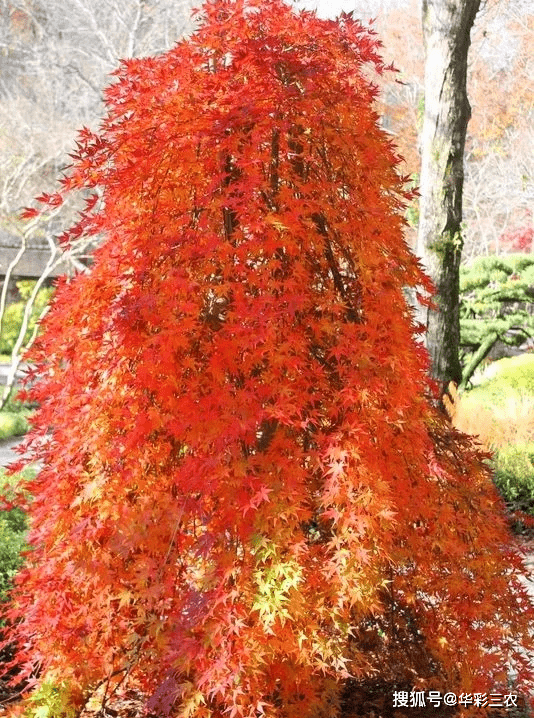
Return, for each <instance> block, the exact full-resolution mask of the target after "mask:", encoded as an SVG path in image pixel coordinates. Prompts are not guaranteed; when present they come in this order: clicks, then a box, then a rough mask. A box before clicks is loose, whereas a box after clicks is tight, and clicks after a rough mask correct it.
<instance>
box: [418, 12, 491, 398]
mask: <svg viewBox="0 0 534 718" xmlns="http://www.w3.org/2000/svg"><path fill="white" fill-rule="evenodd" d="M479 6H480V0H423V4H422V9H423V35H424V41H425V116H424V123H423V133H422V141H421V151H422V160H421V201H420V219H419V236H418V241H417V253H418V255H419V257H420V258H421V260H422V262H423V265H424V267H425V269H426V271H427V273H428V274H429V275H430V277H431V278H432V280H433V281H434V284H435V286H436V290H437V297H436V305H437V309H436V310H433V309H431V310H425V316H424V317H423V318H422V319H423V323H424V324H425V325H426V327H427V334H426V344H427V348H428V350H429V352H430V356H431V359H432V373H433V375H434V377H435V378H436V379H437V380H438V381H439V382H441V383H442V384H443V386H447V384H448V383H449V382H450V381H455V382H457V383H458V384H459V383H460V381H461V378H462V370H461V366H460V359H459V345H460V321H459V304H460V299H459V270H460V259H461V253H462V245H463V240H462V226H461V225H462V189H463V180H464V171H463V156H464V147H465V135H466V129H467V123H468V121H469V117H470V114H471V108H470V105H469V102H468V99H467V91H466V76H467V55H468V50H469V44H470V31H471V27H472V25H473V22H474V19H475V16H476V13H477V11H478V8H479Z"/></svg>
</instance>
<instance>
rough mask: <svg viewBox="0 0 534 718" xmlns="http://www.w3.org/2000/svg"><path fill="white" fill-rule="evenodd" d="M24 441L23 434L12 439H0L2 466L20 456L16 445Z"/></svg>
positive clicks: (0, 462)
mask: <svg viewBox="0 0 534 718" xmlns="http://www.w3.org/2000/svg"><path fill="white" fill-rule="evenodd" d="M21 441H22V436H13V437H11V438H10V439H0V466H7V465H8V464H10V463H11V462H12V461H16V460H17V459H19V458H20V455H19V454H17V452H16V451H15V447H16V446H18V445H19V444H20V442H21Z"/></svg>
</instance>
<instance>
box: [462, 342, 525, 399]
mask: <svg viewBox="0 0 534 718" xmlns="http://www.w3.org/2000/svg"><path fill="white" fill-rule="evenodd" d="M514 395H515V396H525V395H531V396H532V398H533V399H534V354H521V355H519V356H516V357H509V358H506V359H501V360H500V361H498V362H493V363H492V364H491V378H490V379H488V380H486V381H484V382H483V383H482V384H480V385H479V386H477V387H475V388H474V389H471V391H469V392H467V393H466V394H465V395H464V396H465V399H464V401H467V402H469V403H471V404H472V405H473V406H474V405H475V404H476V403H478V404H483V405H484V406H486V407H489V406H495V405H497V406H502V405H504V404H505V403H506V402H509V401H510V399H511V398H512V397H513V396H514Z"/></svg>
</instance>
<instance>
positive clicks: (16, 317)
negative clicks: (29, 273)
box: [0, 280, 54, 355]
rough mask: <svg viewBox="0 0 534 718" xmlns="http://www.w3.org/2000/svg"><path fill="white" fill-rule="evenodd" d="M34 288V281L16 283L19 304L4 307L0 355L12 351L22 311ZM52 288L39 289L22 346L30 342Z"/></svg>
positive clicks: (20, 323)
mask: <svg viewBox="0 0 534 718" xmlns="http://www.w3.org/2000/svg"><path fill="white" fill-rule="evenodd" d="M34 287H35V282H34V281H29V280H24V281H20V282H17V289H18V290H19V294H20V297H21V301H20V302H14V303H13V304H10V305H9V306H8V307H6V310H5V312H4V319H3V323H2V333H1V334H0V354H9V355H11V352H12V351H13V348H14V346H15V342H16V341H17V338H18V336H19V333H20V329H21V327H22V320H23V317H24V310H25V307H26V303H27V301H28V299H29V298H30V295H31V293H32V291H33V288H34ZM53 292H54V290H53V288H50V287H46V288H43V289H40V290H39V292H38V293H37V297H36V298H35V303H34V306H33V308H32V312H31V317H30V322H29V325H28V329H27V331H26V334H25V336H24V346H26V344H27V343H28V341H29V340H30V338H31V336H32V334H33V330H34V328H35V325H36V323H37V320H38V318H39V317H40V315H41V313H42V311H43V309H44V308H45V307H46V305H47V304H48V302H49V301H50V298H51V296H52V294H53Z"/></svg>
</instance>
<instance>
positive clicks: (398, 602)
mask: <svg viewBox="0 0 534 718" xmlns="http://www.w3.org/2000/svg"><path fill="white" fill-rule="evenodd" d="M383 70H384V68H383V65H382V63H381V60H380V56H379V54H378V42H377V40H376V39H375V37H374V36H373V35H372V34H371V33H370V32H369V31H368V30H366V29H364V28H363V27H362V26H361V25H360V24H359V23H358V22H356V21H355V20H353V19H352V17H351V16H350V15H342V16H341V17H340V18H339V19H338V20H337V21H329V20H320V19H318V18H317V17H316V16H315V15H314V14H312V13H308V12H301V13H297V12H295V11H293V10H292V9H290V8H289V7H288V6H286V5H284V4H283V3H282V2H281V1H280V0H246V1H245V0H235V1H234V0H217V2H208V3H207V4H205V5H204V6H203V8H202V12H201V22H200V25H199V28H198V30H197V31H196V32H195V34H194V35H193V36H192V37H191V38H190V39H188V40H184V41H182V42H180V43H179V44H177V45H176V47H175V48H174V49H173V50H171V51H169V52H167V53H166V54H164V55H161V56H159V57H154V58H147V59H141V60H127V61H124V62H123V63H122V65H121V67H120V69H119V70H118V71H117V73H116V75H117V77H116V81H115V82H114V84H112V85H111V86H110V87H109V88H108V89H107V91H106V100H107V107H108V113H107V116H106V118H105V119H104V121H103V123H102V126H101V129H100V131H99V132H98V133H93V132H90V131H89V130H87V129H84V130H83V131H82V132H81V133H80V137H79V147H78V151H77V153H76V156H75V158H74V164H73V165H72V167H71V168H70V170H69V172H68V174H67V176H65V177H64V178H63V179H62V180H61V184H62V186H61V188H60V190H59V192H58V193H57V194H54V195H51V196H42V197H41V198H40V200H41V202H42V203H43V204H44V208H45V209H46V206H47V205H52V206H54V205H55V204H57V203H58V202H60V201H62V198H63V197H64V195H65V193H69V192H81V193H83V196H85V197H86V201H87V209H86V211H85V212H84V213H83V214H82V216H81V218H80V221H79V222H78V223H77V224H76V226H74V227H73V228H71V229H70V230H69V231H67V232H66V233H65V235H64V236H63V238H62V239H63V241H64V242H65V243H67V244H68V243H69V242H70V241H72V239H73V238H76V237H79V236H83V235H86V236H92V235H94V236H95V237H101V238H102V241H101V244H100V247H99V249H98V250H97V251H96V253H95V256H94V265H93V267H92V270H91V272H90V273H88V274H83V275H79V276H76V277H75V278H74V279H72V280H71V281H63V282H62V283H61V284H60V285H59V286H58V288H57V292H56V295H55V299H54V301H53V306H52V308H51V311H50V312H49V314H48V315H47V317H46V319H45V320H44V323H43V328H44V332H43V334H42V336H41V338H40V339H39V340H38V341H37V342H36V344H35V345H34V347H33V349H32V350H31V357H30V358H31V360H32V361H33V362H34V369H33V371H32V375H31V377H30V378H31V379H32V381H34V383H33V385H32V386H31V387H30V388H29V389H28V395H29V397H30V398H31V399H32V400H33V401H35V402H37V403H38V404H39V406H40V408H39V410H38V411H37V413H36V416H35V419H34V428H33V432H32V433H31V435H30V437H29V439H28V441H27V450H28V457H29V459H31V460H35V459H39V460H40V461H41V462H42V469H41V470H40V471H39V473H38V475H37V477H36V478H35V480H33V481H32V482H31V483H30V484H29V485H26V488H27V489H29V492H30V494H31V496H32V497H33V498H32V500H31V501H30V502H28V507H27V508H28V511H29V514H30V519H31V532H30V537H29V541H30V543H31V545H32V546H33V548H32V550H31V551H30V552H29V553H28V556H27V564H26V568H25V569H24V570H23V571H22V573H21V574H20V575H19V577H18V580H17V583H16V586H15V588H14V590H13V594H12V601H11V603H10V605H9V606H8V609H7V610H6V612H5V614H6V615H5V618H6V619H7V621H8V623H9V626H10V628H9V629H8V630H7V633H6V636H5V640H6V641H7V642H10V643H15V645H16V647H17V655H16V660H17V662H18V665H20V666H22V668H21V671H22V673H21V674H20V675H22V676H29V677H32V676H33V677H34V678H35V682H37V684H41V685H44V684H46V683H47V682H48V684H49V683H50V682H52V684H53V683H54V682H56V683H57V684H58V685H59V684H60V685H61V686H62V690H64V689H65V690H67V691H68V693H69V696H70V698H69V700H70V701H71V704H72V705H74V706H82V705H83V703H84V701H85V700H86V699H87V697H88V696H89V695H90V694H91V693H92V692H93V691H94V690H95V689H96V687H97V686H99V685H101V684H102V683H106V684H107V686H108V689H109V690H112V689H113V688H114V686H116V684H117V683H118V682H120V681H126V683H127V684H128V685H131V686H135V687H137V688H139V689H141V690H142V691H143V692H144V693H145V694H146V695H147V696H148V707H149V708H150V709H151V710H152V711H153V712H155V713H156V714H157V715H158V716H164V715H173V716H180V717H182V716H183V717H184V718H185V717H186V716H191V717H192V718H193V717H194V718H207V717H208V716H211V717H213V718H215V717H216V716H222V715H226V716H261V715H266V716H269V717H273V718H274V717H275V716H276V717H278V716H279V717H280V718H282V717H284V718H286V717H287V718H291V717H293V716H299V717H302V718H303V717H308V716H310V717H311V716H336V715H338V714H339V713H340V711H341V710H342V696H343V690H344V688H345V687H346V686H347V685H348V684H349V682H350V680H353V681H358V680H365V679H373V678H376V676H380V677H381V678H383V679H384V680H391V681H394V682H396V683H397V684H398V685H400V684H406V683H409V684H410V685H412V686H417V687H420V688H421V687H428V688H434V689H437V690H441V689H443V690H448V691H456V692H457V693H458V694H460V693H461V692H466V693H472V692H473V691H482V690H489V689H491V688H495V687H497V688H498V687H499V686H503V685H506V681H507V678H508V669H509V668H511V667H512V668H514V670H515V671H516V673H517V680H518V685H520V686H521V685H522V686H523V687H524V688H526V689H528V688H529V686H532V673H531V672H530V670H529V665H528V658H527V657H526V654H528V652H529V651H531V650H532V647H533V646H532V643H533V641H532V637H531V634H530V629H531V628H532V625H533V623H532V619H533V608H532V605H531V603H530V602H529V599H528V596H527V594H526V591H525V589H524V588H523V585H522V583H521V559H520V557H519V555H518V554H517V553H516V552H515V550H514V549H513V547H512V546H511V543H510V539H509V536H508V533H507V529H506V524H505V519H504V516H503V511H502V506H501V502H500V500H499V498H498V496H497V494H496V492H495V490H494V487H493V485H492V483H491V480H490V477H489V474H488V471H487V470H486V468H485V467H484V464H483V462H482V457H481V456H480V455H479V453H477V450H476V449H475V448H474V447H473V446H472V444H471V443H470V440H469V439H467V438H466V437H465V436H463V435H461V434H459V433H456V432H455V431H454V430H453V429H452V428H451V426H450V425H449V424H448V423H447V421H446V420H445V419H444V418H443V417H442V416H441V415H440V414H439V413H438V410H437V409H435V408H433V405H432V402H431V401H430V400H429V398H428V397H429V395H430V392H431V389H432V387H431V385H430V380H429V379H428V378H427V368H428V362H427V356H426V353H425V350H424V349H423V348H422V347H421V345H420V344H419V343H418V342H417V341H416V338H417V337H416V333H417V328H416V327H415V326H414V324H413V320H412V315H411V311H410V309H409V307H408V305H407V303H406V300H405V296H404V290H405V288H407V287H417V286H421V285H424V286H427V288H428V281H427V279H426V278H425V276H424V275H423V274H422V272H421V270H420V268H419V266H418V263H417V261H416V259H414V257H413V256H412V254H411V253H410V251H409V249H408V247H407V245H406V243H405V241H404V239H403V229H404V219H403V208H404V207H405V203H406V201H407V199H409V195H408V193H407V191H405V188H404V187H405V185H404V179H403V177H402V176H400V174H399V163H400V158H399V157H398V156H397V154H396V151H395V148H394V146H393V144H392V142H391V140H390V138H389V136H388V135H387V133H386V132H385V131H384V130H383V129H381V127H380V121H379V117H378V116H377V114H376V111H375V109H374V100H375V94H376V91H375V87H374V85H373V82H372V75H373V73H374V72H378V73H380V72H382V71H383ZM35 211H36V210H33V209H30V210H28V211H27V214H29V215H31V214H33V213H35ZM525 652H526V654H525ZM20 675H19V677H20ZM31 683H32V681H30V684H31ZM24 710H26V708H25V706H24V705H22V707H21V706H17V707H14V708H12V709H11V714H12V715H17V714H20V713H21V712H22V711H24Z"/></svg>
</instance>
